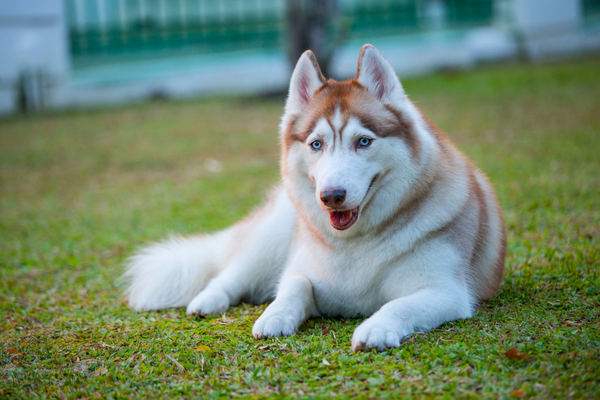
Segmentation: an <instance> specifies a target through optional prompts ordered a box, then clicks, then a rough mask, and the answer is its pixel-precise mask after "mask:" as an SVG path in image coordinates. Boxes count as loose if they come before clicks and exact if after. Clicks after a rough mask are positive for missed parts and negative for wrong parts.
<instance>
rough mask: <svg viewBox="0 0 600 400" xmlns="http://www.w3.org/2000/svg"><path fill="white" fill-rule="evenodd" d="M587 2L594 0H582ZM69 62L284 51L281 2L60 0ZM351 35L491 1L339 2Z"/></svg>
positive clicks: (385, 30) (480, 15) (420, 22)
mask: <svg viewBox="0 0 600 400" xmlns="http://www.w3.org/2000/svg"><path fill="white" fill-rule="evenodd" d="M586 1H588V2H591V3H593V2H594V1H596V0H593V1H591V0H586ZM65 2H66V10H67V18H68V21H69V36H70V42H71V53H72V56H73V63H74V66H75V67H78V66H83V65H86V64H90V63H92V64H97V63H102V62H119V61H124V60H128V59H139V58H160V57H171V56H174V55H178V54H207V53H228V52H235V51H244V50H259V51H272V50H277V49H280V48H282V45H283V38H284V35H285V21H284V17H285V2H286V0H65ZM338 5H339V10H340V15H341V24H340V26H342V28H343V29H345V30H346V31H347V32H346V37H347V38H348V39H349V40H352V39H361V40H363V39H364V40H367V39H369V38H376V37H382V36H393V35H401V34H405V33H414V32H421V31H427V30H433V29H457V28H467V27H473V26H485V25H489V24H491V22H492V18H493V9H494V0H396V1H392V0H340V1H339V3H338Z"/></svg>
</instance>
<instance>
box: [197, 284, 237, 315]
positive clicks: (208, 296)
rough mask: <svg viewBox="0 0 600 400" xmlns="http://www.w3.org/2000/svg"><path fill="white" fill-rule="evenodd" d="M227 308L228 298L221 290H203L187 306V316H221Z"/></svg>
mask: <svg viewBox="0 0 600 400" xmlns="http://www.w3.org/2000/svg"><path fill="white" fill-rule="evenodd" d="M228 308H229V297H227V294H226V293H225V292H224V291H222V290H215V289H208V290H203V291H201V292H200V294H198V296H196V297H194V299H193V300H192V301H191V302H190V304H188V306H187V310H186V313H187V314H188V315H192V314H199V315H221V314H223V313H224V312H225V311H227V309H228Z"/></svg>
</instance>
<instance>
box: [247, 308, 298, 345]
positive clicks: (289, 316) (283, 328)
mask: <svg viewBox="0 0 600 400" xmlns="http://www.w3.org/2000/svg"><path fill="white" fill-rule="evenodd" d="M272 306H273V305H271V306H269V307H267V309H266V310H265V312H264V313H263V315H261V316H260V318H258V320H256V322H255V323H254V327H253V328H252V335H253V336H254V337H255V338H257V339H264V338H269V337H277V336H291V335H293V334H294V333H296V330H298V326H299V325H300V322H301V318H300V317H299V316H298V313H297V312H295V311H294V310H285V309H281V310H277V311H275V310H270V309H271V307H272Z"/></svg>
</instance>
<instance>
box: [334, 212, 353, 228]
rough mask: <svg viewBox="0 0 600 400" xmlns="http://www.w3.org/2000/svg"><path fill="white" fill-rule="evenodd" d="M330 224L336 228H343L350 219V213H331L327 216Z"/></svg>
mask: <svg viewBox="0 0 600 400" xmlns="http://www.w3.org/2000/svg"><path fill="white" fill-rule="evenodd" d="M329 218H330V219H331V222H332V223H333V224H335V225H337V226H344V225H346V224H347V223H348V222H350V220H351V219H352V211H333V212H332V213H330V214H329Z"/></svg>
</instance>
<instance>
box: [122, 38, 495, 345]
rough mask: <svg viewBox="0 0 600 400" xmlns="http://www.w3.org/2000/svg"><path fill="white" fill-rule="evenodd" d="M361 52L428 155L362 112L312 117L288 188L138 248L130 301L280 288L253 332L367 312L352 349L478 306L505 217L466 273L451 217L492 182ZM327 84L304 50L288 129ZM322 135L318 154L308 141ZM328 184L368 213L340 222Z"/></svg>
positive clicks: (376, 58)
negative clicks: (207, 229)
mask: <svg viewBox="0 0 600 400" xmlns="http://www.w3.org/2000/svg"><path fill="white" fill-rule="evenodd" d="M361 62H362V64H361V66H360V74H359V76H358V77H357V80H358V82H359V83H361V85H363V87H365V88H367V90H368V91H369V93H371V94H373V96H375V97H376V98H377V99H378V100H379V101H381V102H383V103H385V104H391V105H394V106H395V107H397V108H398V109H400V110H402V112H403V115H404V116H405V118H408V119H409V120H410V122H411V124H412V126H413V127H414V131H415V134H416V136H417V138H418V142H419V146H420V161H419V162H415V161H414V160H413V159H412V158H411V154H410V149H409V148H408V146H407V144H406V143H405V142H404V141H403V140H402V139H400V138H397V137H388V138H383V137H377V136H376V135H375V134H374V133H373V132H370V131H369V130H368V129H367V128H365V127H363V126H362V125H361V124H360V122H359V121H358V119H356V118H349V120H348V121H347V123H346V124H345V127H343V122H342V118H341V116H340V115H339V110H338V111H337V114H336V115H334V117H333V120H332V121H330V122H331V124H330V123H329V122H327V121H325V120H322V121H319V122H318V123H317V124H316V125H315V129H314V130H313V132H311V133H310V135H309V137H308V139H307V141H306V143H301V142H298V141H295V142H293V143H291V145H290V147H289V149H288V150H287V154H286V159H285V162H284V163H282V176H283V184H284V186H283V187H279V188H277V189H276V190H275V191H274V193H273V194H272V196H271V200H270V201H269V202H268V203H267V207H266V208H264V209H263V210H260V211H258V212H257V214H255V215H254V216H250V217H249V218H248V219H246V220H244V221H242V222H241V223H239V224H237V225H234V226H233V227H231V228H230V229H228V230H226V231H224V232H221V233H217V234H216V235H214V236H203V237H197V238H190V239H172V240H170V241H167V242H164V243H161V244H157V245H154V246H152V247H149V248H147V249H144V250H142V251H141V252H140V253H139V254H138V255H136V256H134V257H133V258H132V259H131V260H130V262H129V264H128V271H127V273H126V277H127V278H129V279H130V282H131V283H130V287H129V292H128V293H129V304H130V306H131V307H132V308H134V309H137V310H148V309H156V308H164V307H182V306H187V312H188V313H189V314H202V315H208V314H220V313H223V312H225V311H226V310H227V309H228V308H229V307H230V306H232V305H235V304H238V303H239V302H240V301H248V302H253V303H261V302H264V301H267V300H272V299H274V301H273V302H272V303H271V304H270V305H269V307H268V308H267V309H266V311H265V312H264V313H263V315H261V317H260V318H259V319H258V320H257V321H256V323H255V325H254V327H253V329H252V333H253V335H254V336H255V337H257V338H265V337H273V336H285V335H291V334H293V333H295V332H296V331H297V329H298V327H299V326H300V324H301V323H302V322H303V321H304V320H306V319H307V318H309V317H311V316H317V315H323V316H343V317H347V318H348V317H357V316H366V317H369V318H368V319H367V320H366V321H364V322H363V323H362V324H361V325H360V326H359V327H358V328H357V329H356V331H355V332H354V336H353V339H352V348H353V349H355V350H364V349H370V348H375V349H377V350H384V349H386V348H393V347H398V346H399V345H400V342H401V341H402V339H403V338H405V337H406V336H408V335H410V334H412V333H414V332H417V331H424V330H428V329H432V328H434V327H436V326H439V325H440V324H442V323H444V322H446V321H450V320H454V319H458V318H467V317H470V316H471V315H472V313H473V309H474V306H475V304H476V302H477V293H476V289H474V288H473V285H472V284H473V279H474V280H475V281H477V279H480V278H481V280H485V279H484V278H486V277H487V276H488V275H489V274H491V271H492V267H491V266H490V264H491V263H493V261H494V256H495V255H496V254H497V252H498V251H499V246H500V245H499V244H498V243H499V240H500V239H499V238H500V233H501V232H500V227H499V226H500V222H501V221H500V218H501V217H500V216H498V215H496V214H493V218H492V219H491V220H490V221H489V224H490V225H491V229H492V230H494V231H493V232H491V234H490V238H491V239H490V244H489V246H488V247H487V248H486V249H485V251H484V253H483V254H484V256H483V257H482V259H483V261H482V262H483V263H484V264H485V265H482V266H481V268H480V270H481V274H482V275H481V276H475V278H473V277H472V276H471V275H472V274H471V275H470V274H468V273H466V272H465V271H466V270H467V267H466V264H467V263H468V261H469V260H467V259H465V255H464V254H465V253H468V251H469V250H468V249H472V248H473V246H474V244H473V240H471V239H468V238H466V237H465V238H463V239H460V238H459V239H460V240H457V239H456V238H455V237H452V234H451V233H450V232H449V231H448V230H447V229H446V228H447V227H448V226H451V224H452V223H453V221H455V220H456V218H458V216H459V215H460V213H461V212H463V210H464V209H465V206H466V205H467V203H468V201H469V193H470V192H469V190H470V189H469V176H470V175H469V174H470V173H474V174H475V176H476V178H477V179H478V181H479V182H480V184H481V185H482V187H484V194H485V197H486V201H488V202H489V204H493V203H494V202H495V197H494V194H493V189H491V187H490V186H489V184H488V183H487V181H485V179H484V178H483V177H482V176H481V175H480V173H479V172H477V171H476V170H472V169H470V168H471V167H470V166H469V165H468V164H467V162H466V161H465V159H464V158H463V157H462V156H461V155H460V153H458V152H457V151H456V152H452V153H451V154H446V155H442V150H441V148H440V144H439V142H437V141H436V139H435V138H434V136H433V133H432V132H431V131H430V129H429V128H428V126H427V124H426V123H425V121H424V120H423V118H422V116H421V114H420V113H419V112H418V110H417V109H416V108H415V107H414V106H413V105H412V103H411V102H410V101H409V100H408V99H407V98H406V96H405V95H404V92H403V90H402V87H401V86H400V83H399V82H398V80H397V78H396V76H395V75H394V72H393V70H392V69H391V67H390V66H389V64H388V63H387V61H385V59H384V58H383V56H382V55H381V53H379V52H378V51H377V50H376V49H375V48H373V47H366V48H365V50H364V53H363V57H362V59H361ZM321 84H323V80H322V76H320V72H319V71H318V70H317V69H316V67H315V65H314V64H313V63H312V62H311V59H310V58H309V55H307V54H304V55H303V56H302V58H301V59H300V61H299V62H298V65H297V67H296V70H295V72H294V75H293V77H292V82H291V85H290V94H289V97H288V101H287V105H286V112H285V115H284V117H283V122H282V127H283V128H285V126H286V123H288V122H289V121H290V120H291V118H292V117H293V116H294V115H296V114H297V113H301V112H302V110H303V109H304V107H306V105H307V103H308V102H310V96H313V95H314V93H315V91H316V90H317V89H318V88H319V86H320V85H321ZM299 92H301V93H299ZM307 95H308V96H309V98H308V99H307V98H306V96H307ZM342 128H343V129H342ZM360 137H368V138H372V139H373V142H372V144H371V146H369V147H368V148H365V149H359V150H356V148H355V143H356V141H357V140H358V139H359V138H360ZM317 139H318V140H320V141H322V143H323V148H322V149H321V150H320V151H314V150H313V149H311V148H310V146H309V143H311V142H312V141H314V140H317ZM473 171H475V172H473ZM374 177H376V179H375V180H373V178H374ZM371 184H372V186H371V187H370V185H371ZM424 185H429V186H430V190H429V191H428V193H427V195H426V196H425V197H423V198H422V199H420V200H419V205H420V207H418V208H417V209H415V210H413V212H412V214H410V215H409V214H403V213H400V214H397V215H396V213H397V210H399V209H402V207H404V206H407V205H409V204H410V203H411V201H413V200H414V196H415V194H416V193H418V192H419V190H420V189H422V187H424ZM328 187H343V188H344V189H345V190H346V191H347V198H346V203H345V205H346V206H347V208H348V209H353V208H355V207H359V208H360V210H361V212H360V216H359V219H358V220H357V222H356V223H355V225H354V226H352V227H351V228H350V229H348V230H345V231H338V230H335V229H334V228H333V227H332V226H331V225H330V222H329V215H328V213H327V212H324V211H323V209H324V206H323V204H322V203H321V201H320V199H319V193H320V192H321V191H322V190H323V189H324V188H328ZM392 215H396V216H395V220H393V221H391V223H390V221H389V219H390V218H391V216H392ZM471 236H474V235H471ZM471 236H469V237H471ZM461 240H462V241H461Z"/></svg>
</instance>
